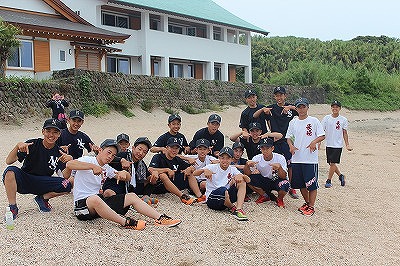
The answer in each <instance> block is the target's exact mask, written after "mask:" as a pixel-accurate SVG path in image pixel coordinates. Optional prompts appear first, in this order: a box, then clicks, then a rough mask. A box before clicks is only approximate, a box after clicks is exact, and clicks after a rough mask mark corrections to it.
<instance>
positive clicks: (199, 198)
mask: <svg viewBox="0 0 400 266" xmlns="http://www.w3.org/2000/svg"><path fill="white" fill-rule="evenodd" d="M205 201H206V195H204V194H203V195H201V197H198V198H197V200H196V202H198V203H203V202H205Z"/></svg>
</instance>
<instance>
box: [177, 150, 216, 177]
mask: <svg viewBox="0 0 400 266" xmlns="http://www.w3.org/2000/svg"><path fill="white" fill-rule="evenodd" d="M185 157H189V158H196V164H194V165H193V166H194V167H195V168H196V170H197V169H202V168H203V167H204V166H206V165H209V164H212V162H211V161H215V160H218V159H217V158H215V157H214V156H211V155H206V158H204V162H202V161H200V159H199V156H198V155H197V154H193V155H185ZM196 179H197V181H199V182H200V181H204V180H206V179H207V178H206V177H205V176H204V174H201V175H199V176H196Z"/></svg>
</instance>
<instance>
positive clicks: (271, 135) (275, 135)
mask: <svg viewBox="0 0 400 266" xmlns="http://www.w3.org/2000/svg"><path fill="white" fill-rule="evenodd" d="M261 138H262V139H265V138H274V141H277V140H280V139H281V138H283V135H282V134H281V133H279V132H267V133H265V134H262V135H261Z"/></svg>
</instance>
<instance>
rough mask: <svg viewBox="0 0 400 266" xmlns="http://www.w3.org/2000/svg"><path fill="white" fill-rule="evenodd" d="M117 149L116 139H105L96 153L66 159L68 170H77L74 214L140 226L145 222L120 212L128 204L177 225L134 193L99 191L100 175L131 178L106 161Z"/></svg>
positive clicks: (124, 209) (122, 224) (123, 210)
mask: <svg viewBox="0 0 400 266" xmlns="http://www.w3.org/2000/svg"><path fill="white" fill-rule="evenodd" d="M118 150H119V147H118V144H117V142H116V141H115V140H113V139H106V140H105V141H104V142H103V143H102V144H101V145H100V149H99V150H98V154H97V156H96V157H91V156H83V157H80V158H78V159H76V160H72V161H69V162H68V163H67V165H66V170H67V171H72V170H76V174H75V178H74V190H73V194H74V203H75V208H74V211H75V216H76V217H77V218H78V219H79V220H83V221H86V220H92V219H95V218H98V217H102V218H105V219H107V220H110V221H113V222H116V223H119V224H120V225H121V226H123V227H124V228H129V229H135V230H142V229H144V228H145V226H146V222H145V221H142V220H138V221H137V220H134V219H132V218H130V217H123V216H121V215H125V214H126V213H127V212H128V210H129V208H130V206H133V207H134V208H135V210H136V211H137V212H139V213H141V214H143V215H146V216H148V217H151V218H153V219H155V224H156V225H166V226H176V225H178V224H179V223H180V222H181V221H180V220H173V219H171V218H170V217H168V216H166V215H165V214H162V215H161V214H160V213H158V212H157V211H156V210H155V209H154V208H152V207H151V206H149V205H147V204H146V203H145V202H143V201H142V200H141V199H140V198H139V197H138V196H137V195H136V194H135V193H127V194H116V195H113V196H110V197H104V196H103V195H102V194H98V192H99V190H100V188H101V183H102V179H105V178H115V179H117V180H119V181H130V179H131V175H130V174H129V173H128V172H127V171H125V170H122V171H116V170H115V169H114V168H112V167H111V166H109V165H108V164H109V163H110V162H111V161H112V160H113V159H114V157H115V155H116V154H117V152H118Z"/></svg>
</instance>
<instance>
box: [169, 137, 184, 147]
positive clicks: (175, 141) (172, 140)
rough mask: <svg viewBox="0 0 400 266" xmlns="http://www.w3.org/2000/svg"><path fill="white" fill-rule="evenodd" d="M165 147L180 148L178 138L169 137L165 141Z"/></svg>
mask: <svg viewBox="0 0 400 266" xmlns="http://www.w3.org/2000/svg"><path fill="white" fill-rule="evenodd" d="M167 146H169V147H173V146H178V147H179V148H182V145H181V142H180V141H179V139H178V138H174V137H170V138H169V139H168V140H167Z"/></svg>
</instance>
